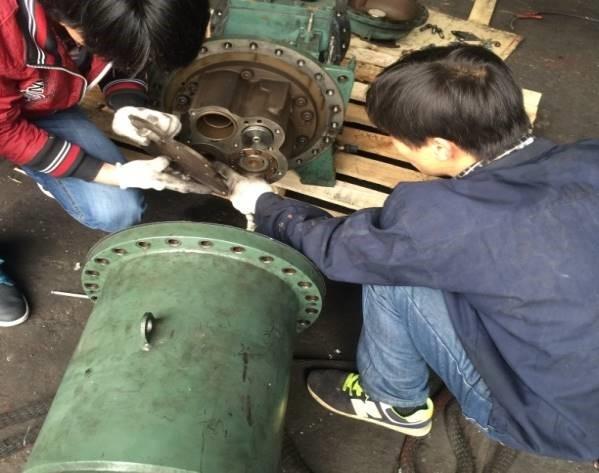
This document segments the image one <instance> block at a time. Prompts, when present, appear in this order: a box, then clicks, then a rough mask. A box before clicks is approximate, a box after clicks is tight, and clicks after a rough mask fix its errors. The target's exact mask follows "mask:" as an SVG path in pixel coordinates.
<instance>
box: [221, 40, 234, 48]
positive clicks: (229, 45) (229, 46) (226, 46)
mask: <svg viewBox="0 0 599 473" xmlns="http://www.w3.org/2000/svg"><path fill="white" fill-rule="evenodd" d="M223 46H224V47H225V49H231V48H232V47H233V45H232V44H231V43H229V42H228V41H227V42H226V43H225V44H224V45H223Z"/></svg>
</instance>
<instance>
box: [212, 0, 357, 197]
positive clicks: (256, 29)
mask: <svg viewBox="0 0 599 473" xmlns="http://www.w3.org/2000/svg"><path fill="white" fill-rule="evenodd" d="M213 5H214V8H215V13H214V15H215V17H214V18H215V20H213V22H214V25H215V28H214V31H213V35H212V37H213V38H215V39H226V38H256V39H261V40H268V41H271V42H273V43H275V44H283V45H285V46H287V47H291V48H293V49H295V50H296V51H298V52H300V53H301V54H304V55H306V56H308V57H310V58H312V59H315V60H317V61H320V62H321V64H322V69H323V71H324V72H325V73H327V74H329V75H330V76H331V77H332V78H333V80H334V81H335V82H336V84H337V87H338V89H339V93H340V95H341V97H343V103H344V104H345V106H346V107H347V105H348V104H349V100H350V98H351V92H352V88H353V86H354V81H355V67H356V63H355V61H354V60H350V61H347V63H346V64H343V65H337V64H333V63H328V62H326V58H327V55H328V53H329V39H330V37H331V35H332V34H333V33H335V22H334V18H335V14H336V13H335V12H336V3H335V0H314V1H298V0H276V2H272V1H269V0H225V1H216V2H213ZM312 13H313V23H312V26H311V28H310V27H309V23H310V16H311V14H312ZM309 30H310V34H308V31H309ZM257 33H258V34H257ZM349 41H350V35H349V34H348V35H347V43H348V44H346V47H347V46H349ZM340 78H341V79H340ZM334 152H335V143H331V144H330V145H328V146H327V147H325V148H323V149H322V150H321V153H320V154H319V156H318V158H317V159H315V160H313V161H311V162H309V163H306V164H304V165H303V166H300V167H299V168H297V169H296V171H297V173H298V174H299V176H300V178H301V181H302V183H304V184H309V185H319V186H329V187H332V186H334V185H335V160H334Z"/></svg>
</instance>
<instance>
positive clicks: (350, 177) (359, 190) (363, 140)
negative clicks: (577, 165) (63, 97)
mask: <svg viewBox="0 0 599 473" xmlns="http://www.w3.org/2000/svg"><path fill="white" fill-rule="evenodd" d="M493 7H494V1H493V0H477V1H476V2H475V5H474V9H473V13H472V15H471V19H472V20H475V21H468V20H463V19H459V18H454V17H451V16H448V15H444V14H442V13H439V12H437V11H435V10H431V11H430V16H429V20H428V21H429V23H431V24H435V25H437V26H438V27H440V28H441V29H442V30H443V31H444V36H445V38H441V37H439V35H437V34H435V35H434V34H432V33H431V30H430V29H427V30H424V31H420V30H415V31H413V32H412V33H410V34H409V35H408V36H406V37H405V38H404V39H402V40H401V41H400V42H399V43H398V46H397V47H394V48H390V47H382V46H379V45H375V44H372V43H369V42H366V41H363V40H361V39H359V38H357V37H354V38H353V39H352V44H351V46H350V49H349V53H348V57H355V58H356V61H357V68H356V76H357V80H358V82H356V84H355V86H354V89H353V92H352V101H351V103H350V105H349V109H348V112H347V116H346V121H345V124H344V129H343V131H342V133H341V135H340V137H339V140H338V141H339V142H340V143H341V144H345V145H353V147H354V148H356V149H358V150H359V151H358V152H357V153H355V154H350V153H346V152H338V153H337V154H336V155H335V164H336V169H337V178H338V181H337V184H336V186H335V187H331V188H328V187H319V186H307V185H303V184H301V183H300V180H299V178H298V176H297V174H295V173H294V172H290V173H288V174H287V175H286V176H285V177H284V178H283V179H282V180H281V181H279V182H277V184H276V185H277V187H278V188H279V189H281V190H283V191H284V192H288V193H290V195H292V196H294V197H298V198H301V197H302V196H306V197H308V198H309V199H310V200H311V201H313V202H314V203H316V204H317V205H319V206H321V207H322V208H325V209H327V210H331V211H332V213H333V214H335V215H340V214H345V213H349V212H351V211H353V210H357V209H362V208H368V207H377V206H381V205H382V204H383V202H384V201H385V199H386V198H387V196H388V194H389V193H390V191H391V189H392V188H393V187H395V185H397V184H398V183H399V182H414V181H423V180H428V179H430V178H429V177H427V176H425V175H423V174H421V173H419V172H418V171H416V170H414V169H412V168H410V166H409V165H408V164H407V163H406V161H405V158H403V157H402V156H401V155H400V154H399V153H398V152H397V151H396V150H395V149H394V147H393V145H392V142H391V139H390V138H389V136H387V135H385V134H383V133H381V132H380V131H378V130H376V128H374V126H373V125H372V123H371V122H370V120H369V119H368V116H367V114H366V110H365V107H364V101H365V94H366V90H367V88H368V83H369V82H371V81H372V80H373V79H374V78H375V77H376V76H377V75H378V74H379V73H380V72H381V70H382V69H383V68H384V67H385V66H387V65H389V64H392V63H393V62H395V61H396V60H397V59H398V58H400V57H401V55H402V54H404V53H405V52H406V51H408V50H415V49H421V48H423V47H426V46H428V45H431V44H436V45H444V44H448V43H450V42H451V41H452V34H451V31H452V30H460V31H469V32H471V33H474V34H475V35H477V36H478V37H479V38H483V39H490V40H493V41H494V42H498V43H499V44H498V46H497V47H495V48H494V51H495V53H496V54H498V55H499V56H500V57H502V58H504V59H505V58H507V57H508V56H509V55H510V54H511V53H512V52H513V51H514V49H515V48H516V47H517V45H518V44H519V43H520V41H521V40H522V38H521V37H520V36H518V35H515V34H513V33H507V32H504V31H499V30H496V29H493V28H489V27H488V26H487V25H485V24H483V23H484V22H485V21H487V22H488V20H489V19H490V17H491V15H492V11H493ZM524 98H525V106H526V110H527V112H528V114H529V116H530V118H531V121H532V122H534V121H535V119H536V112H537V108H538V105H539V101H540V99H541V94H540V93H538V92H533V91H529V90H525V91H524ZM83 106H84V108H86V109H87V111H88V113H89V114H90V115H91V118H92V120H94V121H95V122H96V123H97V124H98V126H99V127H100V128H101V129H102V130H104V131H105V132H106V133H107V134H109V135H110V136H112V137H113V139H115V140H116V141H119V140H120V138H119V137H116V136H113V135H112V132H111V130H110V123H111V115H110V112H109V111H108V110H107V109H106V107H105V106H104V105H103V102H102V98H101V94H100V93H99V92H98V91H97V90H96V91H91V92H90V93H89V94H88V96H87V97H86V99H85V100H84V104H83ZM123 151H124V153H125V154H126V155H129V156H132V157H133V155H136V153H133V154H132V151H130V149H123Z"/></svg>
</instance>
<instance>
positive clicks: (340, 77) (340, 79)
mask: <svg viewBox="0 0 599 473" xmlns="http://www.w3.org/2000/svg"><path fill="white" fill-rule="evenodd" d="M347 80H348V78H347V76H339V77H338V78H337V81H339V82H341V83H344V82H347Z"/></svg>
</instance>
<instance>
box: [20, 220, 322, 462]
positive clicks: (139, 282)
mask: <svg viewBox="0 0 599 473" xmlns="http://www.w3.org/2000/svg"><path fill="white" fill-rule="evenodd" d="M83 284H84V288H85V291H86V293H87V294H88V295H89V296H90V297H91V298H92V299H95V307H94V309H93V312H92V314H91V316H90V318H89V321H88V323H87V326H86V327H85V330H84V332H83V334H82V336H81V340H80V342H79V345H78V346H77V349H76V351H75V353H74V355H73V358H72V360H71V362H70V364H69V366H68V369H67V371H66V373H65V375H64V378H63V380H62V383H61V385H60V388H59V391H58V393H57V395H56V397H55V399H54V402H53V404H52V407H51V409H50V412H49V414H48V417H47V418H46V421H45V423H44V426H43V429H42V431H41V433H40V435H39V437H38V439H37V442H36V444H35V447H34V449H33V452H32V454H31V456H30V458H29V461H28V463H27V466H26V468H25V470H24V471H25V473H64V472H72V473H74V472H77V473H83V472H86V473H89V472H95V473H100V472H102V473H105V472H111V473H192V472H193V473H279V469H278V468H279V461H280V452H281V448H280V446H281V441H282V434H283V421H284V415H285V409H286V402H287V391H288V384H289V370H290V364H291V360H292V343H293V340H294V337H295V334H296V333H297V331H298V330H301V329H303V328H305V327H307V326H309V325H311V324H312V323H313V322H314V321H315V319H316V318H317V317H318V314H319V313H320V310H321V304H322V299H323V294H324V281H323V278H322V276H321V275H320V273H319V272H318V271H317V270H316V269H315V268H314V266H313V265H312V264H311V263H310V262H309V261H308V260H307V259H306V258H305V257H304V256H302V255H301V254H299V253H298V252H296V251H295V250H293V249H291V248H289V247H287V246H285V245H283V244H281V243H278V242H276V241H273V240H270V239H268V238H266V237H263V236H261V235H257V234H253V233H249V232H245V231H243V230H240V229H237V228H232V227H226V226H219V225H207V224H195V223H176V222H175V223H163V224H153V225H145V226H139V227H135V228H132V229H129V230H126V231H124V232H121V233H118V234H116V235H113V236H110V237H108V238H106V239H104V240H103V241H101V242H100V243H99V244H97V245H96V246H95V247H94V248H93V249H92V250H91V252H90V255H89V261H88V263H87V265H86V266H85V268H84V274H83ZM150 314H152V315H150Z"/></svg>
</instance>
